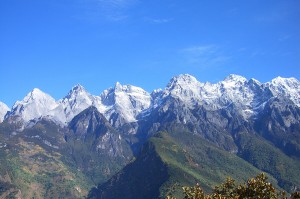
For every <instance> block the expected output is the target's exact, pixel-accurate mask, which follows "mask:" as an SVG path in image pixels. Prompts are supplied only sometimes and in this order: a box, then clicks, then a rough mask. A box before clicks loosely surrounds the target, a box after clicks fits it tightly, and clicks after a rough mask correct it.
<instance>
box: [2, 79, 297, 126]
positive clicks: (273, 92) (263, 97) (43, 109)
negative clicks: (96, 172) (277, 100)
mask: <svg viewBox="0 0 300 199" xmlns="http://www.w3.org/2000/svg"><path fill="white" fill-rule="evenodd" d="M279 96H280V97H285V98H287V99H290V100H291V101H293V102H294V103H295V105H297V106H298V107H299V106H300V82H299V80H297V79H295V78H282V77H277V78H275V79H273V80H271V81H270V82H267V83H260V82H259V81H257V80H255V79H250V80H247V79H246V78H244V77H242V76H239V75H229V76H228V77H226V78H225V79H224V80H223V81H220V82H218V83H215V84H212V83H209V82H206V83H202V82H199V81H198V80H197V79H196V78H195V77H193V76H191V75H188V74H184V75H179V76H176V77H173V78H172V79H171V80H170V82H169V83H168V85H167V86H166V88H165V89H163V90H155V91H153V92H152V93H151V94H149V93H148V92H146V91H145V90H143V89H142V88H139V87H136V86H132V85H121V84H120V83H119V82H117V83H116V84H115V86H114V87H113V88H109V89H107V90H104V91H103V92H102V93H101V94H100V96H95V95H92V94H90V93H88V92H87V91H86V90H85V89H84V88H83V87H82V86H81V85H76V86H74V87H73V88H72V89H71V90H70V91H69V93H68V94H67V95H66V96H65V97H64V98H63V99H60V100H58V101H55V99H53V98H52V97H51V96H50V95H48V94H46V93H44V92H42V91H41V90H39V89H37V88H35V89H33V91H31V92H30V93H29V94H28V95H27V96H26V97H25V98H24V99H23V100H22V101H17V102H16V103H15V104H14V106H13V107H12V110H11V111H10V112H8V113H7V114H6V116H5V118H7V117H10V116H20V117H21V118H22V119H23V120H24V121H25V122H28V121H29V120H32V119H36V118H40V117H45V116H47V117H50V118H52V119H53V120H54V121H57V122H59V123H61V124H64V125H66V124H67V123H68V122H70V121H71V120H72V119H73V118H74V117H75V116H76V115H77V114H79V113H80V112H82V111H83V110H85V109H86V108H88V107H90V106H94V107H96V108H97V109H98V111H99V112H100V113H102V114H103V115H104V116H105V117H106V119H107V120H108V121H109V122H110V123H111V124H112V125H113V126H115V127H118V126H122V125H123V124H125V123H131V122H136V121H137V118H138V117H143V115H145V116H146V115H147V114H149V112H151V110H153V109H154V108H156V107H159V106H161V105H163V104H162V103H164V102H166V101H168V100H171V99H172V98H176V99H178V100H180V101H181V102H182V103H183V104H185V106H187V107H188V108H190V109H193V108H194V107H196V106H203V107H205V108H206V109H207V110H218V109H221V108H224V107H227V106H230V105H232V104H234V105H235V106H236V107H239V110H240V111H241V114H242V115H243V117H244V118H245V119H247V118H249V117H251V116H252V115H255V114H257V113H258V112H259V111H260V110H262V109H263V106H264V104H266V102H267V101H268V100H270V99H271V98H272V97H279ZM2 109H4V111H2V112H6V111H7V110H9V109H8V108H7V107H5V108H2ZM145 113H147V114H145ZM2 114H4V113H2Z"/></svg>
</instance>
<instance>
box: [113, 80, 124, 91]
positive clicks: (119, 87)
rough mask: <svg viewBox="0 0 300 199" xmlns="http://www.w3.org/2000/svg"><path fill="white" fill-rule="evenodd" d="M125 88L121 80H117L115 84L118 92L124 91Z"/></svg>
mask: <svg viewBox="0 0 300 199" xmlns="http://www.w3.org/2000/svg"><path fill="white" fill-rule="evenodd" d="M122 90H123V86H122V84H121V83H120V82H116V84H115V91H116V92H118V91H122Z"/></svg>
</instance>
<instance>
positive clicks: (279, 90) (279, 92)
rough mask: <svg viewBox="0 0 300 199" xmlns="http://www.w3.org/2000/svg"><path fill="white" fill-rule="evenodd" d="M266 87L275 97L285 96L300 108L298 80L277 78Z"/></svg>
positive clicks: (299, 83) (299, 82)
mask: <svg viewBox="0 0 300 199" xmlns="http://www.w3.org/2000/svg"><path fill="white" fill-rule="evenodd" d="M265 85H266V86H267V87H269V88H270V90H271V91H272V93H273V94H274V95H275V96H285V97H287V98H289V99H290V100H292V101H293V102H294V103H295V104H296V105H297V106H300V81H299V80H297V79H296V78H282V77H276V78H274V79H273V80H272V81H270V82H267V83H266V84H265Z"/></svg>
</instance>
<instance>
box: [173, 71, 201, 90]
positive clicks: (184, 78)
mask: <svg viewBox="0 0 300 199" xmlns="http://www.w3.org/2000/svg"><path fill="white" fill-rule="evenodd" d="M199 83H200V82H198V80H197V79H196V78H195V77H194V76H192V75H189V74H181V75H178V76H175V77H173V78H172V79H171V80H170V82H169V83H168V85H167V88H173V87H174V86H176V85H180V86H182V87H190V86H193V85H198V84H199Z"/></svg>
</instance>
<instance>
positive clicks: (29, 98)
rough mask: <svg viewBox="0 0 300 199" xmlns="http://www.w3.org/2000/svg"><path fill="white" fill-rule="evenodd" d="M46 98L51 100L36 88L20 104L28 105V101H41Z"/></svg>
mask: <svg viewBox="0 0 300 199" xmlns="http://www.w3.org/2000/svg"><path fill="white" fill-rule="evenodd" d="M47 98H51V99H53V98H52V97H51V96H50V95H48V94H46V93H44V92H43V91H41V90H40V89H38V88H34V89H33V90H32V91H31V92H29V93H28V94H27V95H26V96H25V97H24V99H23V100H22V102H24V103H28V102H30V101H34V100H42V99H47ZM53 100H54V99H53Z"/></svg>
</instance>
